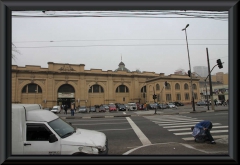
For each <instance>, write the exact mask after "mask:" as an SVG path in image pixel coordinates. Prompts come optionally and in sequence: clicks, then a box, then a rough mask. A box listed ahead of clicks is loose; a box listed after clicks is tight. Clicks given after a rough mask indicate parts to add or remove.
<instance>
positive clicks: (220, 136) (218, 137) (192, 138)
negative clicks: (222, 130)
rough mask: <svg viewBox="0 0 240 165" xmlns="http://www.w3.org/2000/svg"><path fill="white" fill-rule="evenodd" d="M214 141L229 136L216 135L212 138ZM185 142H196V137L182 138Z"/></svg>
mask: <svg viewBox="0 0 240 165" xmlns="http://www.w3.org/2000/svg"><path fill="white" fill-rule="evenodd" d="M212 137H213V139H221V138H228V135H216V136H212ZM182 139H183V140H194V137H188V138H182Z"/></svg>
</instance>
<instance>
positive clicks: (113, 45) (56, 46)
mask: <svg viewBox="0 0 240 165" xmlns="http://www.w3.org/2000/svg"><path fill="white" fill-rule="evenodd" d="M171 45H186V44H137V45H83V46H36V47H35V46H33V47H17V48H53V47H54V48H56V47H58V48H64V47H95V46H171ZM189 45H228V44H189Z"/></svg>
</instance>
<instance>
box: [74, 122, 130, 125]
mask: <svg viewBox="0 0 240 165" xmlns="http://www.w3.org/2000/svg"><path fill="white" fill-rule="evenodd" d="M126 123H128V122H122V123H95V124H72V125H101V124H109V125H112V124H126Z"/></svg>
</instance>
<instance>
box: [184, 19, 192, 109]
mask: <svg viewBox="0 0 240 165" xmlns="http://www.w3.org/2000/svg"><path fill="white" fill-rule="evenodd" d="M188 26H189V24H187V25H186V27H185V28H183V29H182V31H185V35H186V42H187V52H188V63H189V70H190V77H191V88H192V108H193V111H195V103H194V95H193V84H192V74H191V73H192V71H191V64H190V56H189V49H188V41H187V27H188Z"/></svg>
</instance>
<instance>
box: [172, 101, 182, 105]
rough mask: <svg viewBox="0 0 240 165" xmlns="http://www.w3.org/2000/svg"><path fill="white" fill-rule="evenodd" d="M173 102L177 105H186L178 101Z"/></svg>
mask: <svg viewBox="0 0 240 165" xmlns="http://www.w3.org/2000/svg"><path fill="white" fill-rule="evenodd" d="M173 104H175V105H176V106H184V104H183V103H181V102H177V101H175V102H173Z"/></svg>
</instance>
